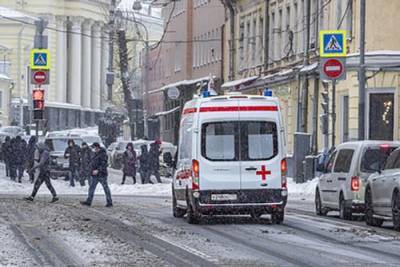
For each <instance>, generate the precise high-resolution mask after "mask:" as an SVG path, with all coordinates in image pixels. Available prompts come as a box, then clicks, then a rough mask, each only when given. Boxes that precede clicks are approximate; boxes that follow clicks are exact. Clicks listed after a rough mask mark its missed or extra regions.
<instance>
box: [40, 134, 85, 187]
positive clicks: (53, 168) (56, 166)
mask: <svg viewBox="0 0 400 267" xmlns="http://www.w3.org/2000/svg"><path fill="white" fill-rule="evenodd" d="M70 139H72V140H74V142H75V144H76V145H78V146H81V144H82V142H83V140H82V138H80V137H50V138H49V137H47V138H46V139H45V144H46V145H47V146H48V147H49V149H50V159H51V160H50V175H51V177H52V178H53V179H56V178H58V177H68V176H69V175H70V173H69V160H68V159H66V158H64V152H65V149H66V148H67V147H68V140H70Z"/></svg>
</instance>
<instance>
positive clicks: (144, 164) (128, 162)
mask: <svg viewBox="0 0 400 267" xmlns="http://www.w3.org/2000/svg"><path fill="white" fill-rule="evenodd" d="M140 149H141V153H140V156H138V157H137V155H136V151H135V149H134V147H133V144H132V143H128V144H127V145H126V149H125V152H124V154H123V157H122V166H123V167H122V183H121V184H125V181H126V177H132V179H133V183H134V184H136V173H137V164H139V174H140V179H141V182H142V184H148V183H153V182H152V181H151V180H150V177H151V176H152V175H154V176H155V177H156V179H157V182H158V183H161V182H162V181H161V177H160V155H161V153H162V152H161V141H160V140H156V141H155V142H154V143H151V144H150V151H148V149H147V145H142V146H141V147H140Z"/></svg>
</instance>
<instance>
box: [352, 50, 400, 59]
mask: <svg viewBox="0 0 400 267" xmlns="http://www.w3.org/2000/svg"><path fill="white" fill-rule="evenodd" d="M359 55H360V53H352V54H348V55H347V57H358V56H359ZM365 55H366V56H400V51H396V50H377V51H370V52H365Z"/></svg>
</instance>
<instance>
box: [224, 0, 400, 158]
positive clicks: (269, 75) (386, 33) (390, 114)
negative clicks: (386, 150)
mask: <svg viewBox="0 0 400 267" xmlns="http://www.w3.org/2000/svg"><path fill="white" fill-rule="evenodd" d="M307 2H308V1H307V0H294V1H289V0H286V1H285V0H282V1H276V0H270V1H245V0H242V1H237V5H236V6H235V23H234V27H235V38H234V40H235V46H234V49H233V50H232V47H231V43H230V40H231V39H232V38H231V36H230V33H229V31H228V30H227V31H226V40H227V41H226V42H225V45H224V47H225V49H224V51H225V55H226V57H225V61H224V65H225V66H229V63H230V57H232V56H233V57H234V59H235V61H236V62H237V63H236V64H235V66H234V71H233V72H232V73H233V74H234V75H233V76H232V75H230V70H231V71H232V68H231V69H228V68H225V72H224V77H225V78H226V80H227V81H229V82H227V83H226V84H224V85H223V87H225V89H227V90H241V91H244V92H249V93H261V91H262V90H263V89H264V88H266V87H268V88H270V89H271V90H272V91H273V93H274V95H276V96H279V97H280V99H281V102H282V109H283V112H284V119H285V124H286V132H287V137H288V138H287V140H288V150H289V152H293V145H294V134H295V133H296V132H307V133H310V134H312V148H313V150H314V151H317V150H321V149H322V147H323V136H322V134H321V131H320V126H319V124H320V121H319V120H320V119H319V115H320V114H321V110H320V109H321V108H320V103H321V95H320V93H321V92H322V91H323V90H325V88H327V89H328V90H329V95H330V99H332V91H331V90H332V85H331V83H329V82H325V81H321V80H320V79H319V66H318V62H319V45H320V44H319V40H318V33H319V31H320V30H336V29H343V30H347V44H348V52H349V55H348V57H347V60H346V61H347V78H346V80H344V81H339V82H338V83H337V88H336V94H335V97H336V109H335V112H334V113H336V124H335V129H336V130H335V143H336V144H338V143H339V142H344V141H348V140H355V139H357V138H358V78H357V70H358V65H359V64H358V63H359V55H358V52H359V50H358V48H359V42H360V40H359V36H360V31H359V28H360V26H359V19H360V1H354V0H335V1H321V0H310V1H309V2H310V4H311V6H310V27H309V38H307V36H308V31H307V29H308V27H307V20H306V17H307V16H306V14H307V13H306V11H307V6H306V4H307ZM266 3H267V4H268V5H267V6H266ZM366 5H367V16H366V18H367V19H366V32H367V33H366V50H367V54H366V67H367V85H366V88H367V89H366V90H367V97H366V110H365V114H366V117H365V122H366V135H365V138H367V139H381V140H382V139H389V140H392V139H399V137H400V136H399V134H400V133H399V131H398V121H399V104H398V102H399V101H398V97H399V94H398V92H399V89H400V88H399V70H400V69H399V66H400V40H399V39H398V38H399V37H398V36H399V34H397V33H399V30H398V26H397V25H398V24H399V22H400V21H399V20H400V17H399V16H397V14H396V10H399V9H400V2H398V1H391V0H382V1H373V0H367V1H366ZM226 14H227V18H228V20H227V21H226V23H225V25H226V28H227V29H228V25H230V21H229V17H230V16H229V9H227V12H226ZM266 14H268V15H266ZM266 17H268V19H267V23H265V22H266V20H265V18H266ZM261 22H264V24H263V23H261ZM262 25H264V26H263V27H262ZM261 36H262V41H261ZM259 37H260V39H259V42H257V40H258V38H259ZM307 39H309V42H307ZM260 47H263V49H264V53H261V52H260V51H261V49H260ZM305 47H308V50H307V51H308V53H305ZM254 54H256V55H258V56H256V58H255V59H254V56H253V55H254ZM266 55H268V56H267V57H266ZM305 55H307V56H308V60H304V57H305ZM260 58H261V59H262V60H261V61H262V62H263V63H264V64H261V65H260ZM265 58H267V59H268V60H265ZM257 60H258V61H257ZM230 76H232V77H230ZM229 78H231V79H229ZM303 88H305V90H304V89H303ZM331 113H332V110H331ZM301 114H304V116H302V115H301ZM329 140H332V122H330V134H329ZM329 145H332V142H330V144H329Z"/></svg>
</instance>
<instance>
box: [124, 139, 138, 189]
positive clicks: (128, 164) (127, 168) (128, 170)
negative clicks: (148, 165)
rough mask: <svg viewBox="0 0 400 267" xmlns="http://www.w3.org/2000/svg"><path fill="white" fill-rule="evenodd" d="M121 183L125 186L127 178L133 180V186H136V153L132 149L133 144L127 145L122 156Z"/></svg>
mask: <svg viewBox="0 0 400 267" xmlns="http://www.w3.org/2000/svg"><path fill="white" fill-rule="evenodd" d="M122 165H123V168H122V173H123V174H122V183H121V184H125V179H126V177H127V176H130V177H132V178H133V184H136V152H135V150H134V149H133V144H132V143H128V144H127V145H126V150H125V152H124V154H123V155H122Z"/></svg>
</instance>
